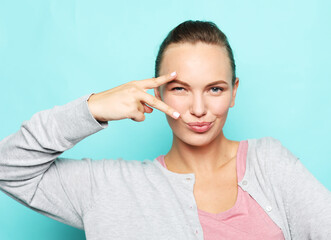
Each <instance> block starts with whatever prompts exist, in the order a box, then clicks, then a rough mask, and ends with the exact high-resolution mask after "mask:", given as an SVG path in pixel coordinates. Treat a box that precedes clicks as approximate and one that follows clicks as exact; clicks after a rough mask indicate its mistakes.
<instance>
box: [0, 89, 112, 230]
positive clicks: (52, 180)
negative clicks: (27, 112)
mask: <svg viewBox="0 0 331 240" xmlns="http://www.w3.org/2000/svg"><path fill="white" fill-rule="evenodd" d="M90 95H91V94H89V95H86V96H83V97H81V98H79V99H76V100H74V101H72V102H69V103H67V104H65V105H63V106H55V107H53V108H52V109H49V110H44V111H41V112H38V113H36V114H34V115H33V116H32V118H31V119H30V120H29V121H25V122H23V123H22V125H21V127H20V129H19V131H17V132H16V133H14V134H12V135H10V136H8V137H6V138H4V139H3V140H2V141H1V142H0V189H1V190H2V191H3V192H4V193H6V194H7V195H9V196H10V197H12V198H14V199H15V200H17V201H19V202H20V203H22V204H23V205H25V206H27V207H29V208H32V209H33V210H35V211H37V212H39V213H41V214H43V215H46V216H49V217H51V218H53V219H56V220H58V221H60V222H63V223H66V224H69V225H71V226H74V227H77V228H80V229H83V223H82V220H81V216H82V214H83V212H84V210H85V208H88V207H89V205H90V203H91V201H92V199H91V196H92V193H91V192H90V191H91V188H90V187H89V186H91V181H92V180H91V177H90V171H91V162H90V160H86V159H85V160H83V161H79V160H73V159H61V158H58V156H59V155H60V154H61V153H63V152H64V151H66V150H68V149H70V148H72V147H73V146H74V145H75V144H77V143H78V142H79V141H81V140H82V139H84V138H86V137H87V136H89V135H91V134H93V133H96V132H98V131H100V130H102V129H104V128H106V127H107V126H108V122H99V121H97V120H96V119H95V118H94V117H93V116H92V114H91V113H90V111H89V108H88V103H87V100H88V98H89V97H90ZM70 186H72V187H71V188H70ZM69 188H70V189H69Z"/></svg>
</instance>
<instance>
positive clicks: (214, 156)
mask: <svg viewBox="0 0 331 240" xmlns="http://www.w3.org/2000/svg"><path fill="white" fill-rule="evenodd" d="M235 143H237V144H235ZM237 146H238V142H234V141H230V140H228V139H226V138H225V136H224V135H223V131H221V133H220V135H219V137H217V138H215V139H214V141H213V142H210V143H209V144H207V145H204V146H192V145H188V144H186V143H185V142H183V141H181V140H180V139H178V138H177V137H176V136H175V135H173V143H172V147H171V149H170V151H169V152H168V153H167V155H166V156H165V157H164V160H165V163H166V165H167V168H168V169H169V170H170V171H173V172H177V173H195V174H197V175H206V174H213V173H216V172H217V171H218V170H220V169H221V168H222V167H223V166H225V165H226V163H228V162H229V161H230V160H232V159H233V158H235V157H236V154H237Z"/></svg>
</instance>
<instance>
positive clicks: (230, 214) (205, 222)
mask: <svg viewBox="0 0 331 240" xmlns="http://www.w3.org/2000/svg"><path fill="white" fill-rule="evenodd" d="M247 148H248V141H247V140H245V141H241V142H240V143H239V148H238V152H237V177H238V178H237V181H238V182H240V181H241V180H242V178H243V177H244V173H245V169H246V156H247ZM157 160H158V161H159V162H160V163H161V164H162V166H164V167H165V168H167V166H166V165H165V163H164V155H160V156H158V157H157ZM198 213H199V220H200V223H201V226H202V229H203V235H204V239H206V240H216V239H217V240H219V239H236V240H240V239H245V240H253V239H254V240H262V239H263V240H265V239H268V240H284V235H283V232H282V230H281V229H280V228H279V227H278V226H277V225H276V224H275V223H274V222H273V221H272V219H271V218H270V217H269V216H268V214H267V213H266V212H265V211H264V210H263V208H261V206H260V205H259V204H258V203H257V202H256V201H255V200H254V198H252V197H251V196H250V195H249V194H248V193H247V192H245V191H243V190H242V189H241V187H240V186H239V185H238V196H237V200H236V203H235V205H234V206H233V207H232V208H230V209H228V210H226V211H225V212H221V213H217V214H215V213H209V212H205V211H203V210H200V209H198Z"/></svg>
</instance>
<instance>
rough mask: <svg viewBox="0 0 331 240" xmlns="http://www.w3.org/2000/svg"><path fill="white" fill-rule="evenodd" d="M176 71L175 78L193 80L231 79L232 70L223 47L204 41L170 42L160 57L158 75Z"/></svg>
mask: <svg viewBox="0 0 331 240" xmlns="http://www.w3.org/2000/svg"><path fill="white" fill-rule="evenodd" d="M173 71H177V75H178V76H177V78H178V79H180V80H182V81H186V82H188V81H189V82H192V81H193V82H194V81H197V80H199V82H201V79H204V81H203V82H205V81H207V82H212V81H215V80H219V79H223V80H226V81H229V82H230V81H231V77H232V71H231V65H230V60H229V57H228V54H227V52H226V49H225V47H221V46H219V45H215V44H206V43H201V42H198V43H195V44H192V43H176V44H170V45H169V46H168V47H167V48H166V50H165V52H164V54H163V58H162V62H161V65H160V75H163V74H166V73H169V72H173Z"/></svg>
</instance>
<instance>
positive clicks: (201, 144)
mask: <svg viewBox="0 0 331 240" xmlns="http://www.w3.org/2000/svg"><path fill="white" fill-rule="evenodd" d="M238 86H239V79H238V78H237V77H236V75H235V61H234V58H233V54H232V50H231V47H230V45H229V43H228V41H227V38H226V36H225V35H224V34H223V33H222V32H221V31H220V30H219V29H218V28H217V26H216V25H215V24H213V23H212V22H204V21H186V22H183V23H182V24H180V25H178V26H177V27H176V28H175V29H173V30H172V31H171V32H170V33H169V34H168V36H167V37H166V39H165V40H164V41H163V43H162V44H161V47H160V50H159V53H158V56H157V59H156V66H155V78H151V79H144V80H139V81H131V82H128V83H125V84H123V85H120V86H118V87H115V88H113V89H110V90H107V91H104V92H100V93H97V94H93V93H92V94H89V95H86V96H83V97H81V98H79V99H76V100H74V101H72V102H70V103H68V104H66V105H63V106H55V107H54V108H52V109H49V110H45V111H41V112H39V113H36V114H35V115H34V116H33V117H32V118H31V119H30V120H29V121H25V122H24V123H23V124H22V126H21V129H20V130H19V131H18V132H16V133H15V134H13V135H10V136H8V137H7V138H5V139H3V140H2V141H1V143H0V150H1V159H0V167H1V168H0V173H1V174H0V187H1V190H2V191H4V192H5V193H6V194H8V195H9V196H11V197H13V198H14V199H16V200H17V201H19V202H21V203H22V204H24V205H25V206H27V207H29V208H31V209H33V210H35V211H37V212H39V213H41V214H43V215H46V216H48V217H51V218H53V219H56V220H58V221H61V222H63V223H66V224H69V225H71V226H74V227H77V228H80V229H84V230H85V233H86V238H87V239H300V240H302V239H330V238H331V224H330V222H331V206H330V203H331V194H330V192H329V191H328V190H327V189H326V188H325V187H324V186H323V185H322V184H321V183H320V182H318V181H317V179H316V178H314V176H313V175H312V174H311V173H310V172H308V171H307V169H306V168H305V167H304V166H303V165H302V163H301V162H300V161H299V159H298V158H296V157H295V156H294V155H292V154H291V152H290V151H288V150H287V149H286V148H285V147H284V146H282V144H281V143H280V142H279V141H278V140H276V139H274V138H271V137H265V138H261V139H248V140H243V141H240V142H237V141H231V140H229V139H227V138H226V137H225V136H224V134H223V131H222V129H223V126H224V124H225V120H226V117H227V113H228V110H229V108H230V107H233V106H234V104H235V97H236V93H237V89H238ZM152 88H154V93H155V97H154V96H152V95H150V94H148V93H146V91H147V90H148V89H152ZM153 108H157V109H158V110H161V111H163V112H164V113H166V116H167V120H168V123H169V125H170V127H171V128H172V131H173V144H172V147H171V149H170V151H169V152H168V153H167V154H166V155H160V156H159V157H157V158H156V159H154V160H152V161H150V160H145V161H124V160H121V159H117V160H110V159H109V160H106V159H103V160H94V161H92V160H91V159H87V158H84V159H82V160H80V161H78V160H74V159H65V158H60V157H59V155H60V154H61V153H62V152H64V151H66V150H67V149H69V148H72V147H73V146H74V145H75V144H76V143H78V142H79V141H81V140H82V139H84V138H85V137H87V136H89V135H91V134H93V133H96V132H98V131H100V130H102V129H105V128H106V127H107V126H108V122H109V121H114V120H120V119H125V118H130V119H132V120H134V121H138V122H140V121H144V120H145V115H144V114H145V113H151V112H152V111H153Z"/></svg>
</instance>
